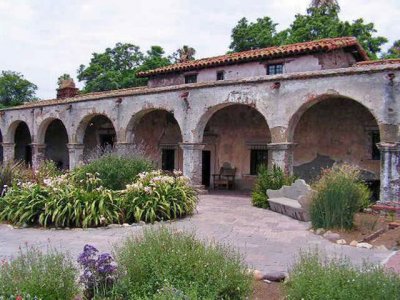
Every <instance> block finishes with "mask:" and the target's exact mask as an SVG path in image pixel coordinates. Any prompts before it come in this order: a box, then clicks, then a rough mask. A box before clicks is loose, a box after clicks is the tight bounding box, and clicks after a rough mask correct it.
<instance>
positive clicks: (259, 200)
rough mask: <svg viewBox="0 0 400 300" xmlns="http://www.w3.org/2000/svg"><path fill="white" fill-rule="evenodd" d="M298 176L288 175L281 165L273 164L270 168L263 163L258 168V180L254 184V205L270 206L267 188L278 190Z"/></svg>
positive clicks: (252, 197) (252, 198)
mask: <svg viewBox="0 0 400 300" xmlns="http://www.w3.org/2000/svg"><path fill="white" fill-rule="evenodd" d="M295 179H296V177H295V176H291V175H287V174H286V173H285V172H284V171H283V170H282V169H281V168H280V167H278V166H275V165H274V166H273V167H272V169H268V168H267V166H265V165H261V166H260V167H259V168H258V174H257V180H256V183H255V185H254V189H253V193H252V194H251V201H252V203H253V205H254V206H256V207H261V208H268V207H269V203H268V195H267V190H268V189H271V190H278V189H280V188H281V187H282V186H284V185H291V184H292V183H293V182H294V181H295Z"/></svg>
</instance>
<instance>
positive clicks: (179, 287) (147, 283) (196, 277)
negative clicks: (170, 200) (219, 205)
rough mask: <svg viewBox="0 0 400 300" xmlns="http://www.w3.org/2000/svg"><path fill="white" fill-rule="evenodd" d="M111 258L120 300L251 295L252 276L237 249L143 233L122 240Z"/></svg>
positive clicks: (164, 232)
mask: <svg viewBox="0 0 400 300" xmlns="http://www.w3.org/2000/svg"><path fill="white" fill-rule="evenodd" d="M115 257H116V260H117V263H118V266H119V267H118V270H119V272H120V277H119V280H118V281H117V283H116V288H115V294H116V295H118V296H119V297H120V298H122V299H246V297H247V296H249V293H250V292H251V285H252V276H251V275H249V274H248V272H247V267H246V265H245V264H244V263H243V260H242V258H241V256H240V255H239V254H238V253H237V252H236V251H234V250H233V249H231V248H230V247H226V246H222V245H218V244H205V243H203V242H201V241H199V240H197V239H196V238H195V236H194V235H193V234H190V233H184V232H179V233H178V232H173V231H171V230H168V229H166V228H160V229H158V230H154V229H147V230H145V231H144V233H143V236H142V237H132V238H128V239H127V240H125V241H124V243H123V244H122V245H121V246H120V247H119V248H117V249H116V255H115ZM171 295H174V296H177V297H178V298H169V297H170V296H171ZM184 296H186V297H188V298H185V297H184ZM117 299H118V297H117Z"/></svg>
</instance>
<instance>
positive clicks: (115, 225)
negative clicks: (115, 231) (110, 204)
mask: <svg viewBox="0 0 400 300" xmlns="http://www.w3.org/2000/svg"><path fill="white" fill-rule="evenodd" d="M120 227H121V225H119V224H110V225H107V228H120Z"/></svg>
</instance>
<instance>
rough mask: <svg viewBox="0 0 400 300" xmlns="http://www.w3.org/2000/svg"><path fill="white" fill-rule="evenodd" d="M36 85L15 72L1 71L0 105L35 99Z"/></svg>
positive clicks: (4, 105)
mask: <svg viewBox="0 0 400 300" xmlns="http://www.w3.org/2000/svg"><path fill="white" fill-rule="evenodd" d="M36 90H37V86H36V85H34V84H33V83H32V82H30V81H28V80H26V79H25V78H24V76H23V75H22V74H20V73H17V72H12V71H2V72H1V75H0V106H2V107H9V106H15V105H21V104H23V103H24V102H29V101H34V100H36V97H35V92H36Z"/></svg>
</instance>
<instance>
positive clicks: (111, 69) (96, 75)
mask: <svg viewBox="0 0 400 300" xmlns="http://www.w3.org/2000/svg"><path fill="white" fill-rule="evenodd" d="M163 55H164V50H163V49H162V48H161V47H160V46H152V47H151V49H150V51H148V52H147V54H146V55H145V54H143V53H142V52H141V51H140V48H139V47H138V46H136V45H133V44H122V43H117V44H116V45H115V47H114V48H107V49H106V50H105V52H103V53H93V57H92V59H91V60H90V63H89V65H88V66H85V65H81V66H80V67H79V69H78V79H79V81H84V82H85V87H84V89H83V91H84V92H86V93H88V92H98V91H108V90H115V89H122V88H128V87H136V86H143V85H146V84H147V79H145V78H138V77H137V76H136V74H137V73H138V72H140V71H145V70H148V69H150V68H157V67H162V66H166V65H168V64H170V61H169V59H168V58H166V57H163Z"/></svg>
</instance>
